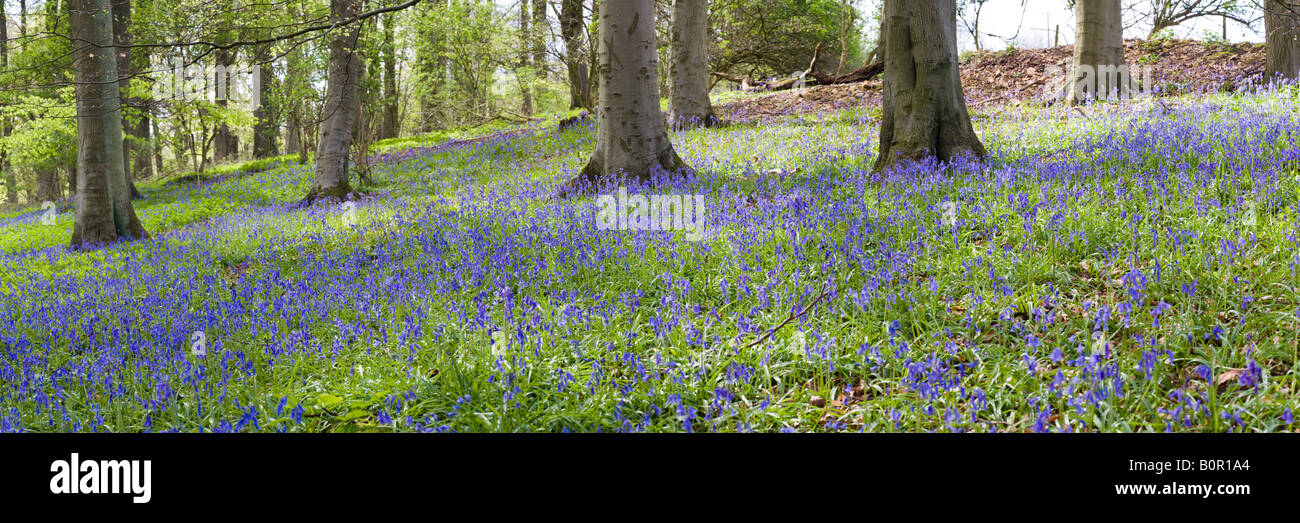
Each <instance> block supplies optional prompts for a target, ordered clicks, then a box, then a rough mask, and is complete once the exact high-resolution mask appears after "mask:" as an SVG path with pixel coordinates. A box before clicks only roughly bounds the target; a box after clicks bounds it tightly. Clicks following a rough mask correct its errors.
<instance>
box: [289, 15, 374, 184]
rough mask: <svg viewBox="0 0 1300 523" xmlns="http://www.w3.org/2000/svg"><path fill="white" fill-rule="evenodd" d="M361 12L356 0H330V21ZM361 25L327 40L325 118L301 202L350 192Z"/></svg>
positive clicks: (359, 65)
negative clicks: (349, 176)
mask: <svg viewBox="0 0 1300 523" xmlns="http://www.w3.org/2000/svg"><path fill="white" fill-rule="evenodd" d="M360 12H361V3H360V1H359V0H330V20H331V21H334V22H341V21H343V20H346V19H348V18H351V17H355V16H357V15H358V14H360ZM360 25H361V24H351V25H348V26H346V27H344V28H342V29H339V30H337V31H336V32H335V33H334V35H333V37H332V39H331V40H330V61H329V76H328V78H327V79H326V88H325V103H324V105H323V106H322V110H321V115H322V117H323V120H324V121H323V122H322V123H321V128H320V142H319V143H318V145H317V148H316V173H315V177H314V178H313V179H312V182H311V189H310V190H309V191H308V192H307V196H306V197H305V198H303V203H310V202H313V201H315V200H318V199H325V198H334V199H339V200H342V199H344V198H346V197H347V195H348V194H350V193H351V192H352V186H351V184H349V183H348V153H349V152H350V150H351V148H352V141H353V139H354V136H353V134H352V132H353V131H354V130H355V129H356V124H357V116H358V114H359V113H360V110H361V101H360V99H359V97H358V90H357V89H358V84H359V83H360V78H361V56H360V54H359V53H357V38H358V36H359V29H358V27H359V26H360Z"/></svg>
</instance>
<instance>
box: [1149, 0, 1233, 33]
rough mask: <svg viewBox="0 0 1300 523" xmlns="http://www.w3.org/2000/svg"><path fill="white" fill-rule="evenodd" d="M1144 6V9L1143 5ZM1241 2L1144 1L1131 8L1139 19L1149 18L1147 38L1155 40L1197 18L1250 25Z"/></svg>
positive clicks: (1195, 0)
mask: <svg viewBox="0 0 1300 523" xmlns="http://www.w3.org/2000/svg"><path fill="white" fill-rule="evenodd" d="M1142 4H1145V9H1143V5H1142ZM1243 8H1244V6H1243V5H1242V2H1240V1H1238V0H1145V1H1144V2H1142V3H1139V4H1137V5H1134V6H1133V10H1135V11H1139V13H1140V14H1139V16H1140V17H1141V18H1149V19H1150V22H1151V30H1150V31H1149V32H1147V38H1148V39H1151V38H1155V36H1156V35H1157V34H1159V33H1160V31H1163V30H1165V29H1168V28H1170V27H1174V26H1176V25H1181V24H1183V23H1186V22H1190V21H1192V20H1195V19H1197V18H1204V17H1210V16H1214V17H1220V18H1226V19H1228V20H1232V21H1235V22H1237V23H1240V24H1242V25H1247V26H1248V25H1250V20H1248V19H1247V18H1246V16H1245V10H1244V9H1243Z"/></svg>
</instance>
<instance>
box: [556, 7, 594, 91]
mask: <svg viewBox="0 0 1300 523" xmlns="http://www.w3.org/2000/svg"><path fill="white" fill-rule="evenodd" d="M584 25H585V24H583V23H582V0H561V4H560V34H561V35H562V36H563V37H564V62H565V67H566V68H567V69H568V72H569V109H579V108H591V89H590V85H591V83H590V80H589V79H588V71H587V55H586V50H585V49H584V47H583V45H582V35H583V33H585V32H586V31H584V30H583V29H584V27H583V26H584Z"/></svg>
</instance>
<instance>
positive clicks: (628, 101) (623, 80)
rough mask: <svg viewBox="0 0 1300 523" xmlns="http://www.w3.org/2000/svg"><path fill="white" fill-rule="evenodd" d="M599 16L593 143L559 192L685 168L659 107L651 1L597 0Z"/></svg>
mask: <svg viewBox="0 0 1300 523" xmlns="http://www.w3.org/2000/svg"><path fill="white" fill-rule="evenodd" d="M599 21H600V30H599V31H600V35H601V38H600V39H599V42H600V48H599V56H600V59H599V64H598V66H597V68H596V71H595V74H596V76H597V78H598V79H599V81H600V95H599V96H600V104H599V108H598V109H597V111H596V115H597V120H596V124H597V131H596V147H595V150H594V151H593V152H592V154H591V161H589V162H588V163H587V166H586V167H584V168H583V169H582V172H581V174H579V175H578V176H577V177H576V178H574V179H573V180H570V181H569V182H566V183H565V184H564V185H563V186H561V188H560V194H561V195H562V196H571V195H576V194H580V193H582V192H585V191H588V190H591V189H595V188H597V187H598V186H599V185H600V184H602V183H604V182H607V181H612V180H616V179H633V180H640V181H646V180H649V179H650V178H651V176H652V175H653V173H654V171H655V170H656V169H663V170H664V171H667V172H670V173H673V172H679V171H683V170H689V169H690V168H689V167H688V166H687V165H686V163H685V162H683V161H682V160H681V158H680V157H678V156H677V151H676V150H674V149H673V144H672V142H670V141H669V140H668V132H667V130H666V129H665V127H664V118H663V114H662V113H661V112H660V110H659V78H658V74H659V73H658V71H659V64H658V61H659V60H658V55H657V53H656V51H655V50H656V37H655V24H654V22H655V13H654V1H653V0H602V2H601V9H600V14H599Z"/></svg>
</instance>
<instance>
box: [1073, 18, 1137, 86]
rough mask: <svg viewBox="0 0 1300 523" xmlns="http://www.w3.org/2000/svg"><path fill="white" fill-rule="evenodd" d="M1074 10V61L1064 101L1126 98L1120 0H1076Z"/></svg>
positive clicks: (1126, 74)
mask: <svg viewBox="0 0 1300 523" xmlns="http://www.w3.org/2000/svg"><path fill="white" fill-rule="evenodd" d="M1074 13H1075V20H1076V23H1075V29H1074V31H1075V36H1074V61H1073V63H1072V64H1071V67H1070V78H1069V80H1070V81H1069V82H1066V102H1067V103H1070V104H1077V103H1080V102H1084V101H1087V100H1095V99H1106V98H1111V97H1119V98H1126V97H1127V96H1128V92H1129V90H1130V88H1131V87H1132V85H1131V79H1130V76H1129V74H1128V70H1127V66H1125V64H1124V24H1123V22H1122V18H1121V6H1120V0H1076V1H1075V3H1074Z"/></svg>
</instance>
